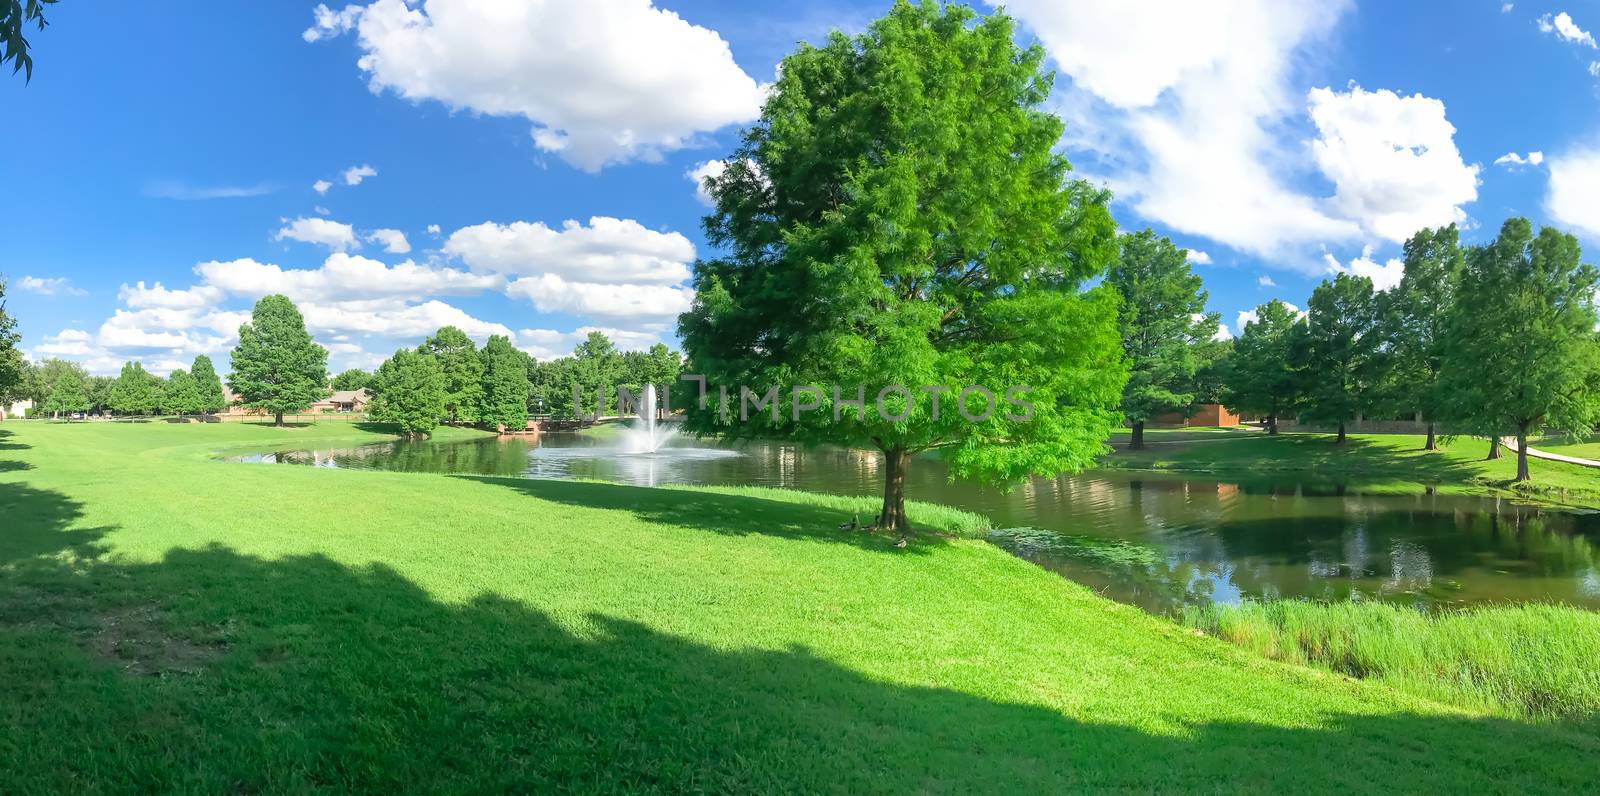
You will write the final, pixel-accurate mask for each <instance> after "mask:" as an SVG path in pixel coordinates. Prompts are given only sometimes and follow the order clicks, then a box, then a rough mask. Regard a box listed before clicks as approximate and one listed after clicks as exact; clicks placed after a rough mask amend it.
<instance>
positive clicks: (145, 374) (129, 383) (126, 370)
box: [110, 362, 161, 415]
mask: <svg viewBox="0 0 1600 796" xmlns="http://www.w3.org/2000/svg"><path fill="white" fill-rule="evenodd" d="M110 406H111V410H112V411H113V412H116V413H118V414H123V415H148V414H152V413H154V412H155V411H156V410H157V409H160V408H161V379H159V378H158V377H156V376H155V375H153V374H151V373H150V372H149V371H147V370H145V369H144V365H142V364H140V363H138V362H125V363H123V365H122V373H121V374H120V375H118V376H117V380H116V382H115V383H114V384H112V385H111V400H110Z"/></svg>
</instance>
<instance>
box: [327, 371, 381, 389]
mask: <svg viewBox="0 0 1600 796" xmlns="http://www.w3.org/2000/svg"><path fill="white" fill-rule="evenodd" d="M371 385H372V374H371V373H368V372H366V371H364V370H362V369H360V368H350V369H349V370H346V371H343V372H341V373H340V374H339V375H337V376H334V377H333V385H332V386H333V389H334V390H340V391H342V390H364V389H366V388H367V387H370V386H371Z"/></svg>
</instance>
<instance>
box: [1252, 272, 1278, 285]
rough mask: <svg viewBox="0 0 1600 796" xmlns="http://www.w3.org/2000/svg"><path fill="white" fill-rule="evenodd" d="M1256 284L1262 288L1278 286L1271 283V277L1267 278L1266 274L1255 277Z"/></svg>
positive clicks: (1275, 283)
mask: <svg viewBox="0 0 1600 796" xmlns="http://www.w3.org/2000/svg"><path fill="white" fill-rule="evenodd" d="M1256 284H1258V285H1260V286H1262V287H1277V286H1278V283H1277V282H1274V281H1272V277H1270V276H1267V275H1266V274H1262V275H1261V276H1258V277H1256Z"/></svg>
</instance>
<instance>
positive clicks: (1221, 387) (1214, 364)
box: [1193, 338, 1233, 404]
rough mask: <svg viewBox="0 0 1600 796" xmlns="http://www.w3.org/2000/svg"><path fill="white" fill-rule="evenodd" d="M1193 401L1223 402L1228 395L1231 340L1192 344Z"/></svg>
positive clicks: (1231, 352) (1204, 341)
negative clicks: (1193, 359)
mask: <svg viewBox="0 0 1600 796" xmlns="http://www.w3.org/2000/svg"><path fill="white" fill-rule="evenodd" d="M1194 357H1195V363H1196V367H1195V371H1194V387H1193V390H1194V402H1195V403H1197V404H1220V403H1225V399H1226V398H1227V395H1228V371H1229V369H1230V368H1231V367H1232V366H1233V340H1232V339H1231V338H1225V339H1221V340H1218V339H1215V338H1213V339H1211V340H1202V341H1199V342H1197V343H1195V345H1194Z"/></svg>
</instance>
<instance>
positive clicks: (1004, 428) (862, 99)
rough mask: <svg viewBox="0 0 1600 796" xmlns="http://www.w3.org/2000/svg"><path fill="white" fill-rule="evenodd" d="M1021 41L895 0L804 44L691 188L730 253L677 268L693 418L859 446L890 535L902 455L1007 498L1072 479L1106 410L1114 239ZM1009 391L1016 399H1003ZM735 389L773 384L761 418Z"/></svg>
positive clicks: (1117, 376) (901, 509)
mask: <svg viewBox="0 0 1600 796" xmlns="http://www.w3.org/2000/svg"><path fill="white" fill-rule="evenodd" d="M1016 40H1017V39H1016V29H1015V27H1014V26H1013V23H1012V21H1011V19H1010V18H1009V17H1007V16H1005V15H1004V14H998V13H997V14H990V15H987V16H984V17H982V18H978V17H977V15H976V14H975V13H974V12H973V11H972V10H971V9H970V8H967V7H965V6H961V5H957V4H948V5H945V4H938V3H920V4H916V5H913V4H910V3H906V2H897V3H895V4H894V6H893V8H892V9H891V10H890V11H889V13H888V15H887V16H885V17H884V18H882V19H879V20H878V21H876V22H874V23H872V24H871V25H869V26H868V27H867V29H866V31H865V32H864V33H862V34H860V35H857V36H845V35H844V34H839V33H835V34H834V35H833V36H832V37H831V38H829V40H828V41H827V43H826V44H824V45H823V46H820V47H811V46H808V45H802V46H801V47H800V49H799V50H798V51H797V52H795V53H794V54H792V55H790V56H789V57H787V58H785V59H784V61H783V63H782V66H781V68H780V69H779V70H778V78H777V80H776V82H775V83H774V84H773V87H772V90H771V92H770V93H769V94H768V98H767V101H766V104H765V105H764V107H763V111H762V117H761V119H760V120H759V121H758V122H757V123H756V124H755V125H754V126H753V127H752V128H751V129H749V130H748V131H746V133H745V135H744V139H743V142H742V145H741V146H740V148H739V149H738V151H737V152H735V153H733V155H732V157H730V158H729V159H728V163H729V166H728V168H727V169H726V170H725V171H724V172H723V173H722V175H721V176H720V177H716V178H712V179H709V180H707V188H708V190H709V192H710V193H711V195H712V196H713V198H714V199H715V200H716V208H715V211H714V212H713V214H712V215H711V216H709V217H708V218H707V220H706V230H707V237H708V238H709V239H710V241H711V242H712V244H713V245H714V246H716V247H717V248H719V249H721V250H723V251H725V252H726V254H725V256H721V257H718V258H717V259H712V260H702V261H699V262H696V263H695V266H694V284H695V288H696V296H695V303H694V306H693V308H692V309H691V310H690V311H689V312H688V313H686V314H684V315H683V316H681V317H680V318H679V332H680V334H681V336H682V338H683V342H684V350H685V353H686V355H687V358H688V360H689V361H690V362H691V363H693V364H692V365H691V366H690V368H691V369H692V370H694V371H696V372H698V373H703V374H705V375H706V376H707V377H708V380H709V382H710V384H711V385H712V393H711V396H712V397H711V400H709V401H708V402H707V406H706V407H705V408H704V409H702V408H701V407H699V406H698V402H696V403H695V404H693V405H692V408H691V410H690V411H689V418H688V422H689V423H690V425H691V427H693V428H695V429H698V430H701V431H705V432H711V433H719V434H725V435H733V436H767V437H789V438H796V439H803V440H809V441H818V442H832V443H840V444H845V445H862V446H868V445H870V446H872V447H875V448H877V449H878V450H879V451H881V452H882V454H883V467H882V468H881V471H882V472H883V479H884V484H883V487H884V491H883V504H882V508H881V509H880V511H879V515H878V520H877V523H876V524H877V525H878V526H879V527H881V528H885V529H890V530H895V531H904V530H906V529H907V528H908V527H909V522H908V520H907V519H906V514H905V483H906V473H907V472H908V470H909V468H910V467H911V463H912V460H913V459H912V457H913V455H914V454H916V453H917V452H919V451H930V450H931V451H938V452H939V453H941V454H942V455H943V456H944V457H945V458H946V461H947V462H948V463H949V465H950V468H951V471H952V472H953V473H955V474H956V475H957V476H959V477H966V478H972V479H978V480H983V481H989V482H993V483H997V484H1003V483H1012V482H1015V481H1017V480H1020V479H1022V478H1024V477H1026V476H1028V475H1030V474H1040V473H1049V474H1055V473H1058V472H1063V471H1072V470H1077V469H1080V468H1082V467H1085V466H1088V465H1089V464H1091V463H1092V462H1093V461H1094V459H1095V458H1096V457H1098V456H1099V455H1100V454H1101V453H1102V452H1104V450H1105V439H1106V438H1107V437H1108V436H1109V435H1110V432H1111V430H1112V429H1113V428H1115V426H1116V425H1117V424H1118V420H1119V417H1120V416H1119V413H1118V411H1117V405H1118V402H1119V399H1120V396H1121V394H1122V386H1123V383H1124V382H1125V381H1126V380H1127V368H1126V366H1125V365H1124V363H1123V354H1122V350H1121V347H1120V345H1118V340H1117V328H1116V305H1117V301H1116V296H1115V294H1114V293H1113V292H1112V291H1111V290H1110V289H1109V288H1106V287H1103V286H1102V287H1099V288H1092V289H1090V288H1088V287H1087V286H1088V285H1089V283H1091V282H1092V281H1093V280H1094V279H1095V278H1096V277H1098V276H1100V275H1102V274H1104V273H1105V269H1106V267H1107V265H1109V264H1110V263H1111V262H1112V261H1113V260H1114V259H1115V255H1116V236H1115V224H1114V222H1113V221H1112V219H1111V216H1110V213H1109V212H1108V210H1107V208H1106V202H1107V197H1106V196H1105V195H1104V194H1103V193H1102V192H1100V191H1097V190H1095V189H1094V188H1092V187H1090V186H1088V185H1087V184H1085V183H1083V182H1081V181H1075V180H1073V179H1071V178H1070V174H1071V172H1070V168H1071V167H1070V165H1069V164H1068V162H1067V160H1066V158H1065V157H1064V156H1063V155H1062V154H1061V153H1060V152H1059V151H1058V150H1057V149H1056V146H1057V143H1058V142H1059V141H1060V139H1061V135H1062V131H1063V127H1062V124H1061V120H1060V119H1058V118H1057V117H1055V116H1053V115H1051V114H1050V113H1048V112H1046V111H1045V110H1044V107H1043V106H1044V103H1045V100H1046V98H1047V96H1048V93H1049V90H1050V82H1051V79H1050V75H1049V73H1048V72H1047V71H1046V70H1045V69H1044V66H1043V61H1044V52H1043V50H1042V49H1040V48H1039V47H1030V48H1027V49H1021V48H1019V47H1018V46H1017V44H1016ZM719 385H720V386H726V387H727V388H729V390H730V391H732V393H733V394H732V395H731V396H730V397H731V400H730V402H729V411H728V412H726V413H724V412H722V411H721V409H722V407H721V402H720V401H718V400H717V398H716V395H717V392H716V387H717V386H719ZM803 386H812V387H819V389H820V391H821V392H822V393H823V397H822V398H821V400H820V402H818V403H819V404H820V405H819V406H818V407H817V408H816V409H815V410H812V411H806V412H798V411H796V406H797V405H802V404H803V405H805V406H807V407H809V406H810V405H811V404H812V403H813V401H812V398H814V397H815V394H814V393H810V392H806V391H797V390H794V389H793V388H795V387H803ZM1021 386H1025V387H1027V388H1029V389H1027V390H1025V391H1023V390H1019V391H1018V392H1017V393H1016V394H1015V395H1016V396H1017V397H1019V398H1020V399H1022V400H1025V404H1024V403H1003V402H1002V401H1000V400H999V396H1000V395H1001V394H1003V393H1005V392H1006V391H1007V390H1008V389H1010V388H1012V387H1021ZM741 387H747V388H749V389H750V390H752V391H753V392H756V393H757V397H758V398H759V397H760V395H761V391H762V390H768V389H771V388H777V389H778V390H779V392H778V394H777V396H776V399H775V400H776V403H775V404H774V407H775V409H776V410H777V411H776V417H774V416H772V415H771V414H769V413H768V412H767V411H758V412H754V413H746V412H743V411H741V409H742V406H741V405H742V404H743V403H744V398H743V396H742V395H741V394H740V393H739V389H740V388H741ZM835 387H836V388H838V392H837V393H834V392H833V388H835ZM858 388H859V392H858ZM979 389H983V390H988V391H990V394H991V395H990V397H988V398H985V397H984V394H983V393H981V392H979V391H978V390H979ZM902 390H903V392H902ZM963 394H964V395H965V396H966V397H965V399H964V400H963V399H962V396H963ZM858 395H861V396H862V398H863V400H862V404H864V405H862V404H857V403H856V399H857V396H858ZM1007 397H1012V396H1007ZM936 401H937V402H939V403H938V404H937V407H938V408H935V402H936ZM953 404H958V405H959V406H953ZM963 407H964V413H963V411H952V410H953V409H958V408H963ZM1028 407H1031V411H1027V408H1028Z"/></svg>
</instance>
